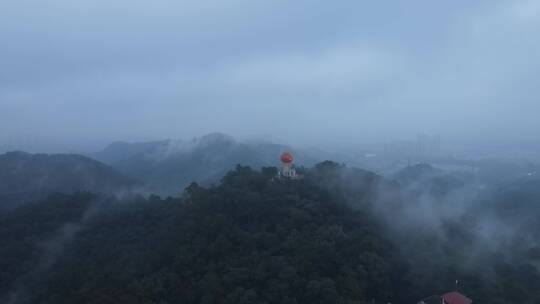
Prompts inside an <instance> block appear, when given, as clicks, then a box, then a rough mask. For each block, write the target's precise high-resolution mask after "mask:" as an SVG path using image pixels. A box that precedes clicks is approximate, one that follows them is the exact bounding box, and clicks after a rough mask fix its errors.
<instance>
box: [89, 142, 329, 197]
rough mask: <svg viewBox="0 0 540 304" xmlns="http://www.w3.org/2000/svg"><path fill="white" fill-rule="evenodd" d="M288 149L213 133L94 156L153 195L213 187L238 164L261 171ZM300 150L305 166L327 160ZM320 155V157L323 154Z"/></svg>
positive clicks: (122, 145)
mask: <svg viewBox="0 0 540 304" xmlns="http://www.w3.org/2000/svg"><path fill="white" fill-rule="evenodd" d="M283 150H287V147H286V146H283V145H279V144H274V143H267V142H242V141H238V140H235V139H234V138H233V137H231V136H228V135H225V134H221V133H211V134H207V135H205V136H202V137H197V138H193V139H191V140H186V141H184V140H166V141H158V142H147V143H132V144H129V143H114V144H111V145H110V146H108V147H107V148H105V149H104V150H103V151H101V152H99V153H95V154H93V155H91V156H92V157H94V158H96V159H97V160H99V161H103V162H105V163H106V164H108V165H110V166H111V167H113V168H115V169H116V170H118V171H120V172H122V173H123V174H125V175H127V176H130V177H133V178H136V179H138V180H142V181H144V182H145V183H146V186H147V188H148V189H150V191H151V192H154V193H159V194H162V195H178V193H179V192H180V191H181V190H182V189H183V188H184V187H186V186H188V185H189V184H190V183H191V182H193V181H196V182H198V183H200V184H204V185H209V184H211V183H216V182H219V180H220V178H221V177H222V176H223V175H224V174H225V173H227V171H229V170H230V169H231V168H233V167H234V166H236V164H243V165H249V166H251V167H253V168H261V167H263V166H269V165H273V164H275V163H276V161H277V159H276V155H280V153H282V152H283ZM312 154H313V153H311V154H309V155H308V153H303V152H302V151H297V153H296V155H297V156H298V158H299V159H302V164H303V165H310V166H311V165H314V164H315V163H317V162H318V161H320V160H321V159H324V158H319V157H315V156H313V155H312ZM319 156H320V155H319Z"/></svg>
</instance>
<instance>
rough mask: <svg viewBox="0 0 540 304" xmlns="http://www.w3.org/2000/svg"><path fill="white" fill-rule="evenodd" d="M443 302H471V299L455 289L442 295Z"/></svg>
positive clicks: (464, 303)
mask: <svg viewBox="0 0 540 304" xmlns="http://www.w3.org/2000/svg"><path fill="white" fill-rule="evenodd" d="M442 298H443V299H444V302H445V303H448V304H471V303H472V300H471V299H469V298H467V297H466V296H464V295H462V294H460V293H459V292H457V291H453V292H448V293H445V294H443V295H442Z"/></svg>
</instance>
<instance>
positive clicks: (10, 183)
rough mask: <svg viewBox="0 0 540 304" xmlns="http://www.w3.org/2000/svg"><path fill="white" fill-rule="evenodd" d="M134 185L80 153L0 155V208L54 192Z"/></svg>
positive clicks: (119, 187) (43, 196)
mask: <svg viewBox="0 0 540 304" xmlns="http://www.w3.org/2000/svg"><path fill="white" fill-rule="evenodd" d="M136 185H137V183H136V182H135V180H133V179H131V178H128V177H126V176H124V175H122V174H120V173H119V172H117V171H115V170H114V169H112V168H111V167H109V166H107V165H104V164H102V163H100V162H97V161H95V160H92V159H90V158H87V157H84V156H80V155H75V154H50V155H49V154H30V153H25V152H9V153H6V154H2V155H0V209H3V208H10V207H12V206H14V205H18V204H20V203H23V202H30V201H34V200H38V199H43V198H45V197H47V196H48V195H50V194H51V193H55V192H60V193H66V194H69V193H73V192H76V191H83V190H86V191H93V192H117V191H126V190H128V189H131V188H132V187H134V186H136Z"/></svg>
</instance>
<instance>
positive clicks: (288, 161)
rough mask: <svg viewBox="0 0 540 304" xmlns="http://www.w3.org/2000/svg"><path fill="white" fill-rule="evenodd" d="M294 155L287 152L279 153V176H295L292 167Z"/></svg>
mask: <svg viewBox="0 0 540 304" xmlns="http://www.w3.org/2000/svg"><path fill="white" fill-rule="evenodd" d="M293 160H294V157H293V156H292V154H291V153H289V152H284V153H283V154H281V172H280V176H282V177H286V178H296V177H297V176H296V170H295V169H294V168H293V164H292V162H293Z"/></svg>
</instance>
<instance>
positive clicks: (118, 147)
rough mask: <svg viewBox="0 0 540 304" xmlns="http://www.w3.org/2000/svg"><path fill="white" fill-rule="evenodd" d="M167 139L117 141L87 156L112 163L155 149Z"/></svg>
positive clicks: (165, 143) (165, 142)
mask: <svg viewBox="0 0 540 304" xmlns="http://www.w3.org/2000/svg"><path fill="white" fill-rule="evenodd" d="M167 144H168V141H166V140H162V141H150V142H139V143H126V142H122V141H117V142H114V143H112V144H110V145H109V146H107V147H106V148H105V149H103V150H102V151H100V152H97V153H93V154H90V155H89V156H90V157H92V158H94V159H96V160H98V161H100V162H102V163H105V164H114V163H116V162H119V161H122V160H125V159H128V158H131V157H134V156H136V155H138V154H143V153H146V152H150V151H152V150H154V149H157V148H158V147H159V146H162V145H167Z"/></svg>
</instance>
